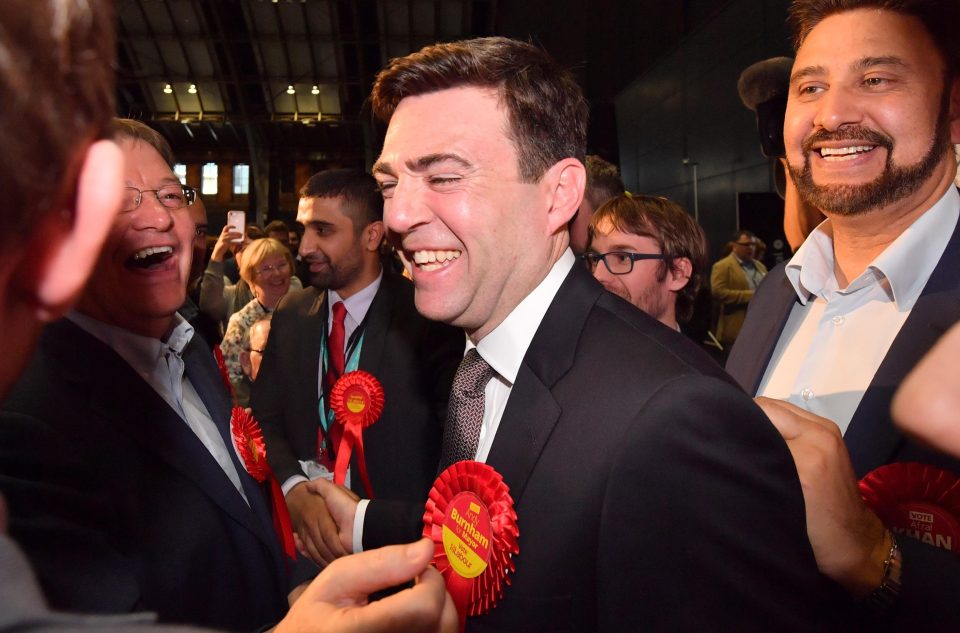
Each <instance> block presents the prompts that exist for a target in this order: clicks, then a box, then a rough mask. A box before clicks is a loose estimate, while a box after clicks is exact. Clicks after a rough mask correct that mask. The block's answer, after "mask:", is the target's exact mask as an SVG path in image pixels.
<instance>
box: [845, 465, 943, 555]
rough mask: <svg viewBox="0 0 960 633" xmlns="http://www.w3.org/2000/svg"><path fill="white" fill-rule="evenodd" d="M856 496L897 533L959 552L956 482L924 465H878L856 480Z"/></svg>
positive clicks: (941, 470) (940, 471) (940, 470)
mask: <svg viewBox="0 0 960 633" xmlns="http://www.w3.org/2000/svg"><path fill="white" fill-rule="evenodd" d="M860 495H861V496H862V497H863V500H864V501H865V502H866V504H867V505H868V506H869V507H870V509H871V510H873V511H874V513H875V514H876V515H877V516H878V517H879V518H880V520H881V521H882V522H883V524H884V525H885V526H887V528H888V529H890V530H891V531H893V532H896V533H897V534H903V535H905V536H910V537H913V538H915V539H917V540H919V541H922V542H924V543H927V544H929V545H934V546H937V547H942V548H944V549H948V550H951V551H953V552H960V479H958V478H957V476H956V475H954V474H953V473H951V472H949V471H946V470H943V469H941V468H936V467H934V466H930V465H928V464H920V463H917V462H898V463H894V464H887V465H886V466H881V467H880V468H877V469H876V470H874V471H872V472H870V473H867V475H866V476H865V477H864V478H863V479H861V480H860Z"/></svg>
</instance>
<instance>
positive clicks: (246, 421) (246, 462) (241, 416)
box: [230, 407, 297, 558]
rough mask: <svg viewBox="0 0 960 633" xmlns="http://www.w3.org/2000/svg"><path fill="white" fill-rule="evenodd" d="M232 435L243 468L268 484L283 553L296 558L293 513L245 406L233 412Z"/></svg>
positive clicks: (257, 428)
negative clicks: (288, 506) (292, 524)
mask: <svg viewBox="0 0 960 633" xmlns="http://www.w3.org/2000/svg"><path fill="white" fill-rule="evenodd" d="M230 435H231V436H232V437H233V444H234V446H236V447H237V453H238V454H239V455H240V459H241V460H243V467H244V468H246V469H247V472H248V473H250V476H251V477H253V478H254V480H256V482H257V483H260V484H262V483H264V482H266V484H267V486H268V496H269V498H270V509H271V512H270V514H271V515H273V529H274V530H275V531H276V532H277V536H278V537H279V538H280V544H281V545H282V546H283V551H284V553H285V554H286V555H287V556H289V557H290V558H296V557H297V550H296V547H295V545H294V541H293V528H292V526H291V523H290V511H289V510H288V509H287V502H286V501H285V500H284V498H283V491H282V490H281V488H280V482H278V481H277V478H276V476H275V475H274V474H273V469H271V468H270V465H269V464H268V463H267V447H266V445H265V444H264V442H263V432H262V431H261V430H260V425H259V424H257V421H256V420H254V419H253V416H252V415H250V412H249V411H247V410H246V409H244V408H243V407H234V408H233V411H232V412H231V413H230Z"/></svg>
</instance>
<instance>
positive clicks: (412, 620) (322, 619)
mask: <svg viewBox="0 0 960 633" xmlns="http://www.w3.org/2000/svg"><path fill="white" fill-rule="evenodd" d="M330 485H331V486H332V485H333V484H330ZM432 558H433V543H432V542H430V541H429V540H428V539H423V540H421V541H418V542H416V543H411V544H409V545H391V546H390V547H383V548H380V549H375V550H371V551H369V552H364V553H362V554H356V555H354V556H348V557H346V558H341V559H339V560H337V561H334V562H333V563H332V564H331V565H330V566H329V567H327V568H326V569H325V570H324V571H323V572H322V573H321V574H320V575H319V576H317V578H316V579H315V580H314V581H313V582H312V583H310V586H309V587H308V588H307V590H306V591H305V592H304V593H303V594H302V595H301V596H300V599H299V600H297V601H296V602H295V603H294V605H293V606H292V607H291V608H290V612H289V613H287V617H285V618H284V619H283V620H282V621H281V622H280V624H278V625H277V628H276V629H275V631H276V633H306V632H315V633H361V632H362V633H386V632H387V631H397V632H401V631H402V632H404V633H406V632H408V631H409V632H421V631H422V632H424V633H438V632H439V633H452V632H454V631H456V630H457V626H458V622H457V612H456V609H455V607H454V606H453V600H452V599H451V598H450V594H448V593H447V591H446V588H445V587H444V583H443V577H442V576H440V574H439V573H438V572H437V570H436V569H434V568H433V567H430V566H429V564H430V561H431V559H432ZM414 578H416V581H417V584H416V585H415V586H413V587H412V588H410V589H405V590H403V591H401V592H399V593H396V594H393V595H392V596H389V597H387V598H384V599H383V600H379V601H377V602H373V603H368V602H367V599H368V597H369V595H370V594H371V593H374V592H376V591H379V590H381V589H386V588H388V587H394V586H396V585H400V584H403V583H405V582H408V581H410V580H412V579H414Z"/></svg>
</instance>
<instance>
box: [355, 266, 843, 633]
mask: <svg viewBox="0 0 960 633" xmlns="http://www.w3.org/2000/svg"><path fill="white" fill-rule="evenodd" d="M487 463H488V464H490V465H491V466H493V467H494V468H495V469H496V470H497V471H498V472H500V473H501V474H502V475H503V477H504V480H505V482H506V483H507V485H508V486H509V487H510V494H511V495H512V496H513V498H514V500H515V503H516V511H517V515H518V526H519V530H520V553H519V555H518V556H517V557H515V558H514V560H515V562H516V567H517V569H516V573H515V574H514V576H513V579H512V584H511V585H510V586H508V587H506V589H505V596H504V599H503V600H502V602H501V603H500V604H499V605H498V606H497V607H496V608H495V609H493V611H492V612H491V613H490V614H488V615H485V616H481V617H478V618H472V619H471V620H470V621H469V622H468V626H467V628H468V629H469V630H471V631H488V630H489V631H493V630H496V631H597V630H599V631H823V630H830V626H829V625H828V624H827V623H826V622H825V620H826V619H827V617H828V615H829V614H830V610H829V607H826V606H825V605H826V604H828V603H830V604H832V602H831V600H832V599H833V598H835V597H836V593H835V592H836V589H835V587H834V586H833V585H832V584H831V583H829V582H828V581H826V580H825V578H824V577H822V576H821V575H820V574H819V572H818V571H817V569H816V564H815V562H814V559H813V554H812V552H811V550H810V546H809V543H808V541H807V536H806V532H805V523H804V508H803V501H802V495H801V491H800V485H799V482H798V480H797V476H796V471H795V469H794V465H793V460H792V458H791V456H790V453H789V451H788V450H787V447H786V445H785V444H784V442H783V440H782V439H781V438H780V436H779V434H778V433H777V431H776V430H775V429H774V428H773V427H772V426H771V425H770V423H769V422H768V421H767V420H766V418H765V417H764V416H763V414H762V412H760V410H759V409H758V408H757V407H756V406H755V405H754V404H753V403H752V402H751V401H750V399H749V398H748V397H747V396H746V395H745V394H743V392H741V391H740V390H739V389H738V388H736V386H734V385H733V384H732V381H730V379H729V378H728V377H727V376H726V374H724V373H723V372H722V370H721V369H720V368H719V366H718V365H717V364H716V363H714V362H713V361H712V360H710V359H709V358H708V357H707V356H705V355H704V354H703V352H701V351H700V350H699V349H697V348H696V346H695V345H693V344H692V343H691V342H690V341H689V340H688V339H686V338H685V337H683V336H682V335H680V334H679V333H677V332H674V331H672V330H670V329H669V328H666V327H664V326H663V325H661V324H659V323H658V322H656V321H654V320H653V319H651V318H650V317H649V316H647V315H646V314H644V313H643V312H641V311H640V310H637V309H636V308H635V307H633V306H632V305H630V304H629V303H627V302H625V301H623V300H621V299H619V298H617V297H615V296H614V295H612V294H610V293H607V292H604V291H603V289H602V288H601V286H600V285H599V284H597V283H596V281H595V280H594V279H593V278H592V277H591V276H590V275H589V274H588V273H587V272H586V271H584V270H582V269H581V268H580V267H579V266H575V267H574V269H573V270H572V271H571V272H570V273H569V275H568V277H567V279H566V280H565V281H564V283H563V285H562V286H561V288H560V290H559V292H558V294H557V295H556V297H555V298H554V300H553V302H552V304H551V305H550V308H549V309H548V311H547V313H546V315H545V316H544V319H543V321H542V323H541V324H540V327H539V329H538V330H537V333H536V335H535V337H534V339H533V341H532V343H531V345H530V347H529V349H528V350H527V353H526V355H525V357H524V359H523V363H522V365H521V368H520V371H519V374H518V376H517V380H516V382H515V383H514V386H513V390H512V392H511V394H510V398H509V400H508V402H507V405H506V409H505V411H504V414H503V417H502V419H501V422H500V426H499V429H498V431H497V435H496V438H495V439H494V443H493V447H492V449H491V452H490V455H489V458H488V459H487ZM419 510H420V513H421V514H422V512H423V507H422V506H420V508H419ZM415 511H416V508H412V509H411V512H410V513H409V514H408V518H409V517H410V516H414V517H415V515H416V512H415ZM400 514H401V513H400V508H399V506H398V505H397V504H390V503H387V502H380V501H373V502H371V503H370V505H369V506H368V507H367V513H366V518H365V526H364V546H365V547H367V546H370V545H376V544H377V541H378V540H386V539H389V540H402V539H405V538H410V536H411V533H410V532H409V531H408V532H406V533H403V532H401V531H396V530H395V528H396V527H397V526H398V525H399V523H398V521H402V517H401V516H400ZM421 529H422V524H421Z"/></svg>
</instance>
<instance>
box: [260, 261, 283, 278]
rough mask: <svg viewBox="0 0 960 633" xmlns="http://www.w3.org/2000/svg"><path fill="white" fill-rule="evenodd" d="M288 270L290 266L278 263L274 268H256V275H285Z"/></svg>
mask: <svg viewBox="0 0 960 633" xmlns="http://www.w3.org/2000/svg"><path fill="white" fill-rule="evenodd" d="M288 270H290V264H288V263H287V262H280V263H279V264H277V265H276V266H261V267H260V268H257V275H259V276H263V275H269V274H270V273H285V272H287V271H288Z"/></svg>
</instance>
